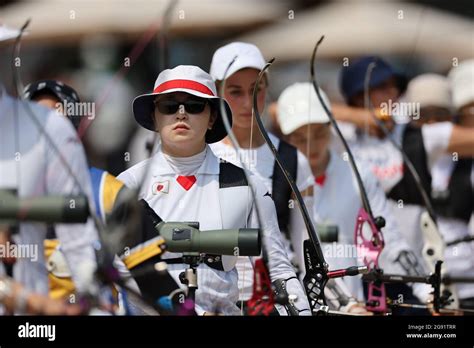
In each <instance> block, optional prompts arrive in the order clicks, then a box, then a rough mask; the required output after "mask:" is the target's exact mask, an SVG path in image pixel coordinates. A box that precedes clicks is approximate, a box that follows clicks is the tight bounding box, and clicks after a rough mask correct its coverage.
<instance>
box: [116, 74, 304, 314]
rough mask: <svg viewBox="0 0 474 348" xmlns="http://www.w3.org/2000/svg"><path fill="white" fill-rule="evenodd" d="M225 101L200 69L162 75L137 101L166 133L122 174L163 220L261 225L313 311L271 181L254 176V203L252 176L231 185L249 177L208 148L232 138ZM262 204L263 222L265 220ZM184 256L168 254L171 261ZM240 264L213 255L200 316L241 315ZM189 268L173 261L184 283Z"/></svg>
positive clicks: (276, 263)
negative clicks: (289, 252)
mask: <svg viewBox="0 0 474 348" xmlns="http://www.w3.org/2000/svg"><path fill="white" fill-rule="evenodd" d="M220 100H221V99H220V98H219V97H218V96H217V92H216V87H215V84H214V81H213V80H212V78H211V77H210V76H209V75H208V74H207V73H205V72H204V71H203V70H201V69H200V68H198V67H195V66H184V65H181V66H178V67H176V68H174V69H168V70H165V71H163V72H162V73H160V75H159V76H158V78H157V80H156V82H155V86H154V89H153V92H152V93H150V94H144V95H141V96H138V97H137V98H135V100H134V102H133V112H134V116H135V119H136V121H137V122H138V123H139V124H140V125H141V126H143V127H145V128H147V129H149V130H153V131H155V132H158V133H159V134H160V139H161V144H160V145H159V146H158V149H157V151H156V153H155V154H154V155H153V157H152V158H150V159H148V160H145V161H143V162H140V163H138V164H137V165H135V166H133V167H131V168H130V169H128V170H126V171H125V172H123V173H122V174H120V175H119V176H118V179H119V180H122V181H123V182H124V183H125V184H126V185H127V186H129V187H132V188H139V187H140V188H141V190H140V192H139V197H140V198H143V199H144V200H145V201H146V202H147V203H148V204H149V205H150V207H151V208H152V209H153V210H154V211H155V212H156V213H157V214H158V215H159V216H160V217H161V218H162V219H163V221H197V222H199V225H200V226H199V227H200V229H201V230H215V229H222V228H244V227H255V228H257V227H260V228H261V230H262V233H263V238H264V244H265V246H266V248H267V250H268V254H269V255H270V257H269V271H270V276H271V279H272V280H273V281H274V280H276V279H285V280H288V281H287V289H288V292H289V293H290V294H295V295H297V296H298V301H297V302H296V303H295V306H296V307H297V309H298V310H299V311H300V313H301V314H310V313H309V305H308V303H307V300H306V296H305V294H304V292H303V289H302V288H301V286H300V284H299V282H298V280H297V279H296V275H295V272H294V271H293V268H292V266H291V263H290V262H289V260H288V258H287V256H286V254H285V251H284V247H283V245H282V240H281V235H280V232H279V229H278V223H277V220H276V213H275V208H274V206H273V202H272V200H271V198H270V196H269V195H268V194H267V190H266V188H265V186H264V185H263V184H262V183H261V182H260V181H259V180H258V179H257V178H255V177H254V176H253V175H251V176H249V180H250V181H251V184H252V187H254V188H255V190H256V192H255V200H256V201H253V198H252V195H249V186H248V184H249V183H248V182H246V180H241V181H240V182H234V183H232V184H231V185H229V183H228V181H229V180H230V181H232V177H235V176H237V177H239V175H240V176H241V175H242V174H243V171H242V169H240V168H238V167H236V166H234V165H232V164H230V163H225V162H222V161H221V160H220V159H219V158H218V157H216V156H215V155H214V153H213V152H212V151H211V150H210V148H209V146H208V144H212V143H215V142H218V141H220V140H222V139H223V138H224V137H225V136H226V135H227V132H226V130H225V127H224V125H223V121H222V117H221V114H220V109H219V102H220ZM224 103H225V105H226V108H227V110H228V114H229V116H231V114H232V113H231V111H230V108H229V106H228V105H227V103H226V102H225V101H224ZM226 182H227V184H226ZM225 191H227V193H226V192H225ZM225 197H227V199H225ZM255 204H257V205H258V209H259V211H260V215H261V217H262V219H263V221H259V219H258V216H257V214H256V210H255ZM179 256H180V255H179V254H173V253H166V254H164V256H163V259H165V260H166V259H168V260H169V259H172V258H175V259H176V258H178V259H179ZM235 261H236V258H235V257H230V256H229V257H225V256H223V257H222V258H219V259H217V258H214V259H213V260H208V259H207V257H206V258H205V262H204V263H202V264H200V265H199V267H198V270H197V271H198V290H197V291H196V307H195V309H196V311H197V313H198V314H199V315H201V314H211V313H216V312H218V313H220V314H225V315H236V314H239V308H238V307H237V305H236V303H237V301H238V287H237V280H238V276H237V271H236V269H235ZM185 268H186V266H185V265H184V264H182V263H173V264H169V265H168V270H169V272H170V274H171V275H172V276H173V277H174V278H175V279H176V282H177V283H178V284H179V283H180V281H179V274H180V273H181V272H182V271H184V270H185Z"/></svg>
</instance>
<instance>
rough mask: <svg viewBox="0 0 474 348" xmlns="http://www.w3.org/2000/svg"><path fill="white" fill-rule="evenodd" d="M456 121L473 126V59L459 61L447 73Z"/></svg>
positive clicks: (462, 124)
mask: <svg viewBox="0 0 474 348" xmlns="http://www.w3.org/2000/svg"><path fill="white" fill-rule="evenodd" d="M448 78H449V81H450V85H451V92H452V96H453V105H454V108H455V109H456V112H457V115H458V123H459V124H460V125H461V126H465V127H474V59H468V60H464V61H462V62H460V63H459V64H458V66H456V67H453V68H452V69H451V71H450V72H449V74H448Z"/></svg>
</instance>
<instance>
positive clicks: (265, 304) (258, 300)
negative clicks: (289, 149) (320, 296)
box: [219, 56, 297, 316]
mask: <svg viewBox="0 0 474 348" xmlns="http://www.w3.org/2000/svg"><path fill="white" fill-rule="evenodd" d="M236 59H237V56H236V57H234V59H232V61H231V62H230V63H229V64H228V66H227V68H226V70H225V72H224V77H223V79H222V83H221V86H220V91H219V94H220V95H221V99H220V101H219V107H220V111H221V114H222V120H223V123H224V127H225V129H226V131H227V134H228V136H229V139H230V141H231V143H232V146H233V147H234V149H235V151H236V154H237V156H238V157H240V151H239V150H240V145H239V142H238V140H237V138H236V137H235V134H234V132H233V131H232V126H231V124H230V121H229V116H228V115H227V110H226V108H225V105H224V100H223V98H224V95H225V94H224V93H225V81H226V78H227V73H228V71H229V69H230V67H231V66H232V64H234V62H235V60H236ZM239 161H240V162H241V163H242V166H243V168H244V174H245V177H246V178H247V182H248V185H249V190H250V192H251V195H252V198H253V201H254V202H255V210H256V213H257V219H258V220H259V225H260V224H261V221H263V220H262V217H261V215H260V210H259V208H258V205H257V203H256V199H255V197H256V194H255V191H254V188H253V186H252V183H251V181H250V180H249V178H248V175H247V170H249V169H248V168H247V165H246V163H245V160H241V159H240V158H239ZM253 278H254V279H253V291H252V297H251V298H250V300H249V301H248V314H249V315H252V316H253V315H269V314H270V313H271V312H272V310H273V306H274V305H275V303H276V302H277V301H276V300H277V299H276V298H275V295H274V292H273V287H272V283H271V280H270V275H269V268H268V254H267V249H266V246H265V242H264V238H262V258H259V259H257V260H255V264H254V275H253ZM278 300H279V302H281V304H285V303H286V302H287V299H286V298H284V297H283V298H282V297H280V298H279V299H278ZM292 314H296V315H297V313H292Z"/></svg>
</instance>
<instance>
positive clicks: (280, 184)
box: [272, 140, 298, 235]
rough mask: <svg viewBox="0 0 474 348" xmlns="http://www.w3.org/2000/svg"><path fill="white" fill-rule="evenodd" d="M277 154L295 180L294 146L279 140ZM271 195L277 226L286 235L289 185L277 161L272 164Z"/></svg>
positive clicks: (288, 212)
mask: <svg viewBox="0 0 474 348" xmlns="http://www.w3.org/2000/svg"><path fill="white" fill-rule="evenodd" d="M278 155H279V156H280V158H281V161H282V163H284V164H285V167H286V168H287V170H288V172H289V173H290V175H291V177H292V178H293V180H296V175H297V169H298V151H297V149H296V147H294V146H292V145H290V144H288V143H287V142H284V141H283V140H281V141H280V144H279V146H278ZM272 197H273V201H274V202H275V207H276V211H277V216H278V226H279V227H280V230H281V231H283V232H285V234H287V235H288V224H289V221H290V207H289V202H290V199H291V187H290V185H289V184H288V182H287V181H286V179H285V175H284V174H283V172H282V171H281V169H280V167H279V166H278V164H277V163H275V164H274V166H273V175H272Z"/></svg>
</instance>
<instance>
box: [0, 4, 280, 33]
mask: <svg viewBox="0 0 474 348" xmlns="http://www.w3.org/2000/svg"><path fill="white" fill-rule="evenodd" d="M171 1H174V0H171ZM168 3H169V1H166V0H28V1H21V2H18V3H14V4H12V5H10V6H7V7H4V8H2V10H1V12H0V22H3V23H5V24H7V25H9V26H12V27H17V28H19V27H21V26H22V25H23V23H24V22H25V21H26V19H27V18H31V24H30V27H29V28H28V31H29V35H28V37H25V40H46V39H58V38H59V39H61V38H63V39H69V38H74V37H84V36H86V35H92V34H97V33H99V34H100V33H118V34H126V35H133V34H137V33H140V32H143V31H145V30H147V29H148V28H149V27H150V26H151V25H153V24H158V27H159V24H160V21H161V17H162V15H163V13H164V11H165V9H166V7H167V6H168ZM288 3H289V1H286V0H284V1H277V2H274V1H271V0H259V1H252V0H240V1H231V0H180V1H177V5H176V6H175V8H174V10H173V12H172V15H171V18H170V19H171V23H172V24H171V31H172V32H186V33H190V32H191V33H192V34H195V33H199V32H203V33H209V32H214V33H217V34H221V31H222V30H223V29H225V28H230V29H234V30H236V28H242V27H251V26H252V25H255V24H261V23H266V22H268V21H271V20H273V19H274V18H275V17H277V16H279V15H280V14H281V13H284V12H285V9H286V7H287V4H288Z"/></svg>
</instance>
